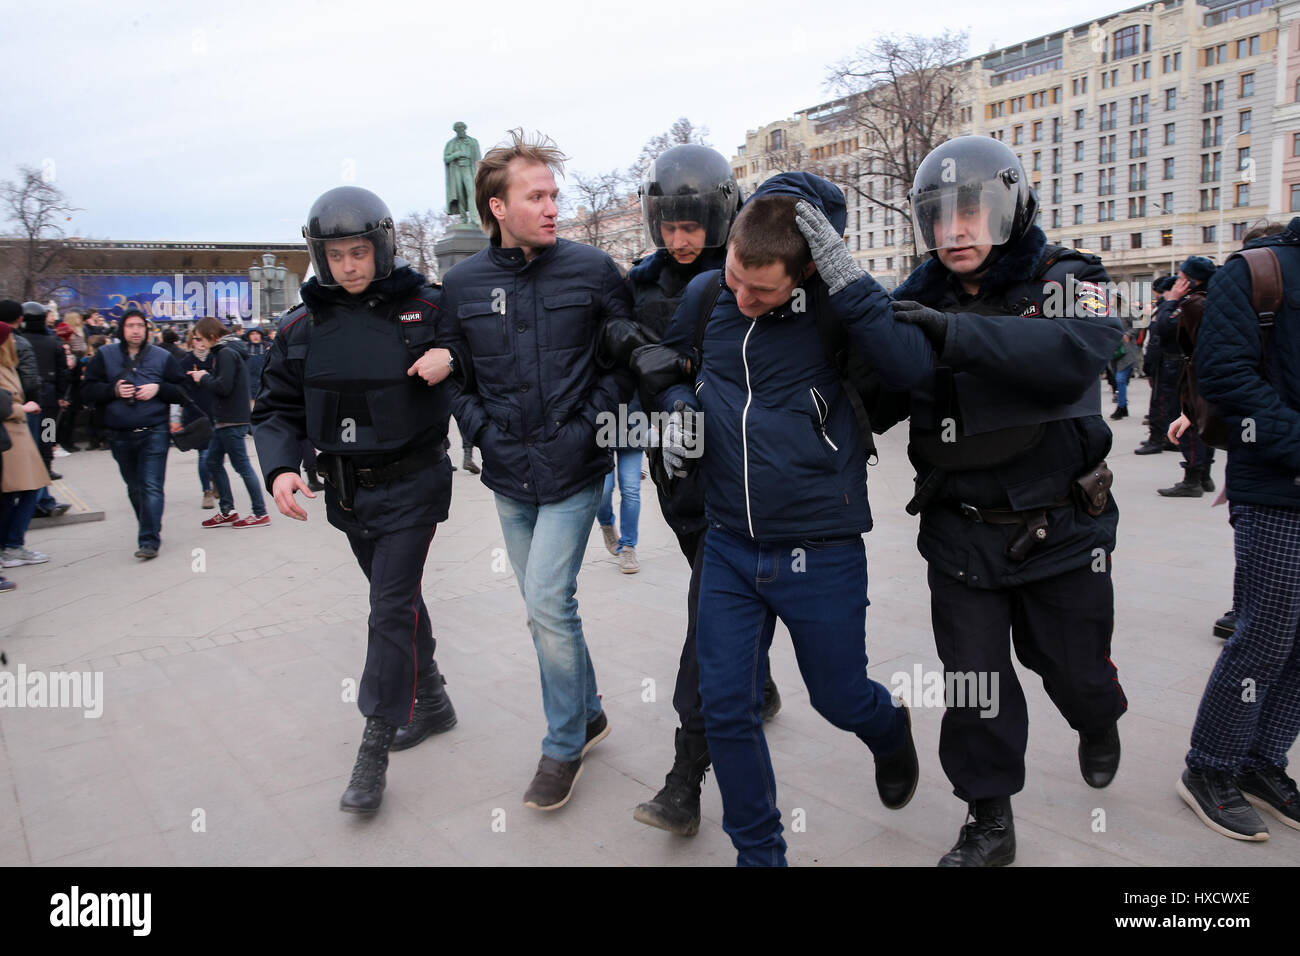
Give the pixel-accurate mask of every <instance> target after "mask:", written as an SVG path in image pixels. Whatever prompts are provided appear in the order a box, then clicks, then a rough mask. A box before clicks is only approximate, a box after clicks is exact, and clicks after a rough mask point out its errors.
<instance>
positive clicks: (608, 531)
mask: <svg viewBox="0 0 1300 956" xmlns="http://www.w3.org/2000/svg"><path fill="white" fill-rule="evenodd" d="M600 536H601V537H602V538H604V539H605V550H606V551H608V552H609V553H610V554H618V532H616V531H615V530H614V526H613V525H612V524H603V525H601V526H600Z"/></svg>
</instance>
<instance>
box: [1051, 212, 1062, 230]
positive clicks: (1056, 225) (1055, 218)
mask: <svg viewBox="0 0 1300 956" xmlns="http://www.w3.org/2000/svg"><path fill="white" fill-rule="evenodd" d="M1052 228H1053V229H1060V228H1061V210H1059V209H1053V210H1052Z"/></svg>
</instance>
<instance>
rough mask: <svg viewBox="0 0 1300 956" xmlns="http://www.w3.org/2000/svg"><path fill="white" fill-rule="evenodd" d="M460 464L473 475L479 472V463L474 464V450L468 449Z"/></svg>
mask: <svg viewBox="0 0 1300 956" xmlns="http://www.w3.org/2000/svg"><path fill="white" fill-rule="evenodd" d="M460 466H461V467H462V468H464V469H465V470H466V471H468V472H469V473H470V474H471V475H477V474H478V472H479V468H478V465H476V464H474V452H472V451H470V450H468V449H466V451H465V458H464V460H463V461H462V462H461V463H460Z"/></svg>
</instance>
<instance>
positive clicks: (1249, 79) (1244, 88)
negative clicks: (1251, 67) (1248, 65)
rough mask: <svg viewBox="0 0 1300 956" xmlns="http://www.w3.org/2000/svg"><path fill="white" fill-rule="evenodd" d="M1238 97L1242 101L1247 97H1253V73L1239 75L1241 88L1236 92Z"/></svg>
mask: <svg viewBox="0 0 1300 956" xmlns="http://www.w3.org/2000/svg"><path fill="white" fill-rule="evenodd" d="M1238 95H1239V96H1240V97H1241V98H1242V99H1243V100H1244V99H1245V98H1246V97H1248V96H1254V95H1255V74H1254V73H1243V74H1241V87H1240V89H1239V90H1238Z"/></svg>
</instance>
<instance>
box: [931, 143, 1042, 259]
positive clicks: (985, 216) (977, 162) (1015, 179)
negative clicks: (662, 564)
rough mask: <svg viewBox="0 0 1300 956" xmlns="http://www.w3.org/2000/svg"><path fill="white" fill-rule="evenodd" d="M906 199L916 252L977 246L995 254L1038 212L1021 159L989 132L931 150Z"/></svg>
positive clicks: (1016, 237)
mask: <svg viewBox="0 0 1300 956" xmlns="http://www.w3.org/2000/svg"><path fill="white" fill-rule="evenodd" d="M907 198H908V202H909V203H910V205H911V212H912V235H913V237H914V239H915V240H916V251H917V254H918V255H919V254H921V253H925V252H930V253H933V252H934V251H935V250H937V249H947V248H953V247H960V246H980V245H992V246H993V247H994V250H995V252H996V250H997V247H999V246H1003V245H1007V244H1009V243H1014V242H1017V241H1019V240H1020V239H1021V237H1023V236H1024V234H1025V233H1026V232H1028V231H1029V227H1030V226H1032V225H1033V223H1034V215H1035V214H1036V213H1037V212H1038V196H1037V195H1036V194H1035V193H1034V190H1033V188H1032V187H1031V186H1030V184H1029V180H1028V179H1027V178H1026V177H1025V170H1024V167H1022V166H1021V165H1020V159H1019V157H1017V156H1016V154H1015V153H1013V152H1012V151H1011V149H1010V148H1009V147H1008V146H1007V145H1006V144H1005V143H1003V142H1002V141H1001V140H996V139H994V138H993V137H991V136H958V137H957V138H956V139H950V140H948V142H946V143H944V144H942V145H941V146H938V147H936V148H935V149H933V150H931V152H930V155H929V156H926V157H925V159H924V160H922V161H921V165H920V167H918V169H917V170H916V180H915V182H914V183H913V184H912V189H911V191H910V192H909V193H908V194H907ZM986 261H987V260H986Z"/></svg>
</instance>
